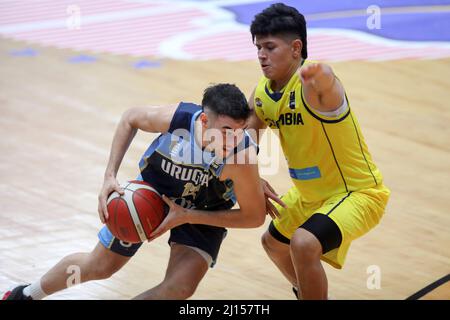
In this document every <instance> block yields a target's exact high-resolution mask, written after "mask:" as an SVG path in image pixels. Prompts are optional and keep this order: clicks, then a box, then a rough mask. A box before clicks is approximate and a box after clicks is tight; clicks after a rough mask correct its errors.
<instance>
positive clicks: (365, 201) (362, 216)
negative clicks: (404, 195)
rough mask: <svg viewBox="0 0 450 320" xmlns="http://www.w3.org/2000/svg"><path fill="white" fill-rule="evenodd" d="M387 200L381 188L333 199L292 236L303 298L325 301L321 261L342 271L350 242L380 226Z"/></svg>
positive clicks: (326, 202)
mask: <svg viewBox="0 0 450 320" xmlns="http://www.w3.org/2000/svg"><path fill="white" fill-rule="evenodd" d="M388 197H389V190H387V189H386V188H385V187H384V186H377V187H376V188H372V189H367V190H359V191H356V192H349V193H345V194H339V195H336V196H334V197H331V198H330V199H328V200H327V201H325V202H324V203H323V204H322V206H321V207H320V208H319V209H317V210H316V211H315V212H316V213H315V214H313V215H312V216H311V217H310V218H309V219H308V220H307V221H306V222H305V223H303V224H302V225H301V226H300V228H299V229H297V230H296V231H295V232H294V234H293V235H292V238H291V256H292V261H293V264H294V268H295V271H296V275H297V280H298V285H299V287H300V288H301V291H302V294H303V298H305V299H326V298H327V291H328V284H327V277H326V274H325V271H324V269H323V267H322V263H321V259H322V260H324V261H326V262H328V263H330V264H331V265H332V266H334V267H336V268H342V266H343V264H344V262H345V257H346V253H347V251H348V249H349V247H350V244H351V242H352V241H353V240H355V239H356V238H358V237H360V236H362V235H364V234H365V233H367V232H368V231H370V230H371V229H372V228H373V227H375V226H376V225H377V224H378V223H379V221H380V219H381V217H382V215H383V212H384V208H385V205H386V203H387V200H388Z"/></svg>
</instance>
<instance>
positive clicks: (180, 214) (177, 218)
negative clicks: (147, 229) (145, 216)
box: [148, 195, 189, 241]
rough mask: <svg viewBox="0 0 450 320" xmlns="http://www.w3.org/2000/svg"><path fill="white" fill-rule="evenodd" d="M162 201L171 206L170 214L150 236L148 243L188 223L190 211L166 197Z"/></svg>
mask: <svg viewBox="0 0 450 320" xmlns="http://www.w3.org/2000/svg"><path fill="white" fill-rule="evenodd" d="M162 199H163V200H164V202H165V203H166V204H167V205H168V206H169V213H168V214H167V216H166V217H165V218H164V220H163V221H162V222H161V224H160V225H159V226H158V227H157V228H156V229H155V230H154V231H153V232H152V233H151V234H150V237H149V238H148V241H152V240H154V239H156V238H158V237H159V236H161V235H163V234H164V233H165V232H166V231H168V230H170V229H173V228H175V227H177V226H179V225H182V224H185V223H188V219H187V218H188V212H189V210H188V209H186V208H183V207H182V206H180V205H178V204H176V203H175V202H173V201H172V200H171V199H169V198H168V197H166V196H165V195H163V196H162Z"/></svg>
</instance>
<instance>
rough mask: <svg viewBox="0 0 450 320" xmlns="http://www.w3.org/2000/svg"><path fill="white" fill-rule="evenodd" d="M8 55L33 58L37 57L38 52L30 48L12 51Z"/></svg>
mask: <svg viewBox="0 0 450 320" xmlns="http://www.w3.org/2000/svg"><path fill="white" fill-rule="evenodd" d="M9 54H10V55H11V56H13V57H35V56H37V55H38V52H37V51H36V50H34V49H32V48H25V49H19V50H12V51H10V52H9Z"/></svg>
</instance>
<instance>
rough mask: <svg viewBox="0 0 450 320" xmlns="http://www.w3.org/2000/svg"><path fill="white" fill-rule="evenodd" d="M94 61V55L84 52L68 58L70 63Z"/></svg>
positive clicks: (95, 59)
mask: <svg viewBox="0 0 450 320" xmlns="http://www.w3.org/2000/svg"><path fill="white" fill-rule="evenodd" d="M95 61H97V58H96V57H93V56H88V55H85V54H80V55H78V56H74V57H71V58H70V59H69V62H70V63H92V62H95Z"/></svg>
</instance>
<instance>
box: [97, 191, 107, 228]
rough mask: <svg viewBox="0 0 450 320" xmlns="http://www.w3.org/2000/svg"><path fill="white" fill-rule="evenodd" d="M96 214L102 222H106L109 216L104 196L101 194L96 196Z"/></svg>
mask: <svg viewBox="0 0 450 320" xmlns="http://www.w3.org/2000/svg"><path fill="white" fill-rule="evenodd" d="M98 215H99V217H100V221H101V222H102V223H103V224H104V223H106V221H107V220H108V218H109V215H108V209H107V207H106V198H105V196H104V195H102V194H100V196H99V197H98Z"/></svg>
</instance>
